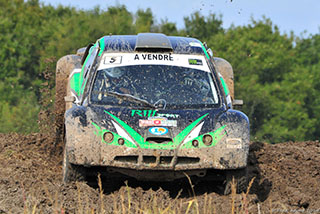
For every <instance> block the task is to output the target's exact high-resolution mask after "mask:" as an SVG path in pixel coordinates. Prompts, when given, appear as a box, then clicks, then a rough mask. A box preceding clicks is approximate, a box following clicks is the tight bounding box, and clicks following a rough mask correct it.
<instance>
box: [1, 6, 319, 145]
mask: <svg viewBox="0 0 320 214" xmlns="http://www.w3.org/2000/svg"><path fill="white" fill-rule="evenodd" d="M184 22H185V27H184V28H183V29H177V27H176V25H175V23H172V22H170V21H168V20H160V21H159V20H155V19H154V16H153V14H152V12H151V10H150V9H147V10H138V11H137V12H136V13H134V14H133V13H130V12H129V11H128V10H127V9H126V7H125V6H117V7H109V8H108V9H107V10H106V11H103V10H101V9H99V8H98V7H97V8H95V9H93V10H86V11H84V10H78V9H75V8H71V7H63V6H59V7H56V8H55V7H52V6H46V5H42V4H40V3H39V1H38V0H29V1H23V0H10V1H8V0H0V47H1V48H0V124H1V125H0V132H21V133H29V132H36V131H38V129H39V128H38V123H37V118H38V112H39V109H40V106H41V96H43V95H42V93H41V91H42V89H43V88H46V87H48V85H50V83H48V82H47V79H48V78H47V73H48V71H50V72H54V69H55V62H56V61H57V60H58V59H59V58H60V57H62V56H64V55H66V54H70V53H75V51H76V50H77V49H78V48H80V47H84V46H86V45H87V44H88V43H90V42H95V41H96V40H97V39H98V38H100V37H102V36H103V35H108V34H109V33H112V34H136V33H139V32H162V33H165V34H168V35H182V36H186V35H190V36H192V37H196V38H198V39H200V40H202V41H204V42H206V43H207V44H208V46H209V47H211V49H212V50H213V51H214V54H215V56H218V57H223V58H225V59H227V60H228V61H230V62H231V64H232V65H233V67H234V71H235V91H236V97H237V98H240V99H243V100H244V102H245V106H244V107H243V109H242V110H243V111H244V112H245V113H246V114H247V115H248V116H249V118H250V120H251V130H252V137H253V140H262V141H268V142H283V141H289V140H292V141H302V140H316V139H319V136H320V121H319V120H318V118H319V116H320V105H319V104H320V97H319V95H320V81H319V80H320V72H319V70H320V60H319V59H320V35H319V34H316V35H310V36H309V37H307V38H302V37H299V36H296V35H293V34H292V33H291V34H290V35H288V34H281V33H280V32H279V29H278V27H277V26H276V25H274V24H273V23H272V22H271V20H269V19H267V18H262V19H261V20H252V21H251V23H250V24H248V25H246V26H239V27H235V26H233V27H230V28H229V29H226V30H225V29H223V28H222V19H221V17H219V16H216V15H215V14H211V15H209V16H202V15H201V14H200V13H198V12H196V13H194V14H191V15H190V16H188V17H185V18H184ZM51 85H52V83H51ZM50 89H51V88H50ZM52 90H54V88H53V89H52ZM49 100H50V99H49ZM51 102H53V101H51ZM46 106H48V107H51V106H52V105H50V104H46Z"/></svg>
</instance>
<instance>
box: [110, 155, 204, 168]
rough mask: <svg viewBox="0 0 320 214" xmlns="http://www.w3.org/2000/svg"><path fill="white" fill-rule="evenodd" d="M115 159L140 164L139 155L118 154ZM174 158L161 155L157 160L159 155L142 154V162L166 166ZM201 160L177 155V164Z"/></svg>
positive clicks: (196, 162)
mask: <svg viewBox="0 0 320 214" xmlns="http://www.w3.org/2000/svg"><path fill="white" fill-rule="evenodd" d="M114 160H115V161H117V162H121V163H131V164H138V155H131V156H116V157H115V158H114ZM172 160H173V156H160V157H159V160H157V157H156V156H153V155H150V156H148V155H144V156H142V164H157V165H158V164H159V165H160V166H161V165H162V166H165V165H170V164H171V163H172ZM157 161H159V163H157ZM199 162H200V158H194V157H177V160H176V165H187V164H198V163H199Z"/></svg>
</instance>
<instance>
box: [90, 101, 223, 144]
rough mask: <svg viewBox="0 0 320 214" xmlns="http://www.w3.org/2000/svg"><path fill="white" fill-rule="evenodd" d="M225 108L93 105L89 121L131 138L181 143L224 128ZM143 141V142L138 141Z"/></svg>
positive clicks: (131, 139)
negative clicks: (179, 108) (177, 108)
mask: <svg viewBox="0 0 320 214" xmlns="http://www.w3.org/2000/svg"><path fill="white" fill-rule="evenodd" d="M223 112H225V109H224V108H215V109H204V110H154V109H132V108H119V107H110V108H107V107H102V106H90V107H88V108H87V121H88V123H89V125H92V126H95V127H96V128H97V130H101V129H103V130H108V131H111V132H113V133H116V134H118V135H119V136H121V137H123V138H125V139H126V140H128V141H131V142H135V143H138V141H141V142H156V143H162V142H173V143H176V144H180V143H181V142H187V141H189V140H193V139H194V138H196V137H198V136H200V135H203V134H205V133H210V132H214V131H215V130H216V129H218V128H221V125H220V124H219V123H218V117H219V116H220V115H221V114H222V113H223ZM138 144H139V143H138Z"/></svg>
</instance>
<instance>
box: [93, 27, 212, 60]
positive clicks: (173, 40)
mask: <svg viewBox="0 0 320 214" xmlns="http://www.w3.org/2000/svg"><path fill="white" fill-rule="evenodd" d="M98 42H99V45H100V48H101V51H103V52H109V53H112V52H129V53H130V52H171V53H175V54H198V55H199V54H200V55H206V56H207V57H208V58H209V56H208V54H207V51H206V49H205V47H204V46H203V44H202V43H201V42H200V41H199V40H198V39H195V38H191V37H178V36H166V35H164V34H161V33H140V34H138V35H110V36H104V37H102V38H100V39H99V40H98Z"/></svg>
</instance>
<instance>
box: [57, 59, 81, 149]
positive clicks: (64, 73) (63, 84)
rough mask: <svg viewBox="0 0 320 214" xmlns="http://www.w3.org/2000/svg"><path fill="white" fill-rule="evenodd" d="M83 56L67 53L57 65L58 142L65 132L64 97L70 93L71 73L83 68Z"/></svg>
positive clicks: (61, 139)
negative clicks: (69, 80) (69, 81)
mask: <svg viewBox="0 0 320 214" xmlns="http://www.w3.org/2000/svg"><path fill="white" fill-rule="evenodd" d="M80 62H81V56H79V55H67V56H64V57H62V58H60V59H59V60H58V62H57V66H56V94H55V103H54V109H55V132H56V144H60V143H61V142H62V141H63V138H64V136H63V133H64V128H63V124H64V113H65V111H66V103H65V101H64V97H65V96H68V95H69V94H70V90H68V79H69V75H70V73H71V72H72V70H73V69H75V68H81V64H80Z"/></svg>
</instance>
